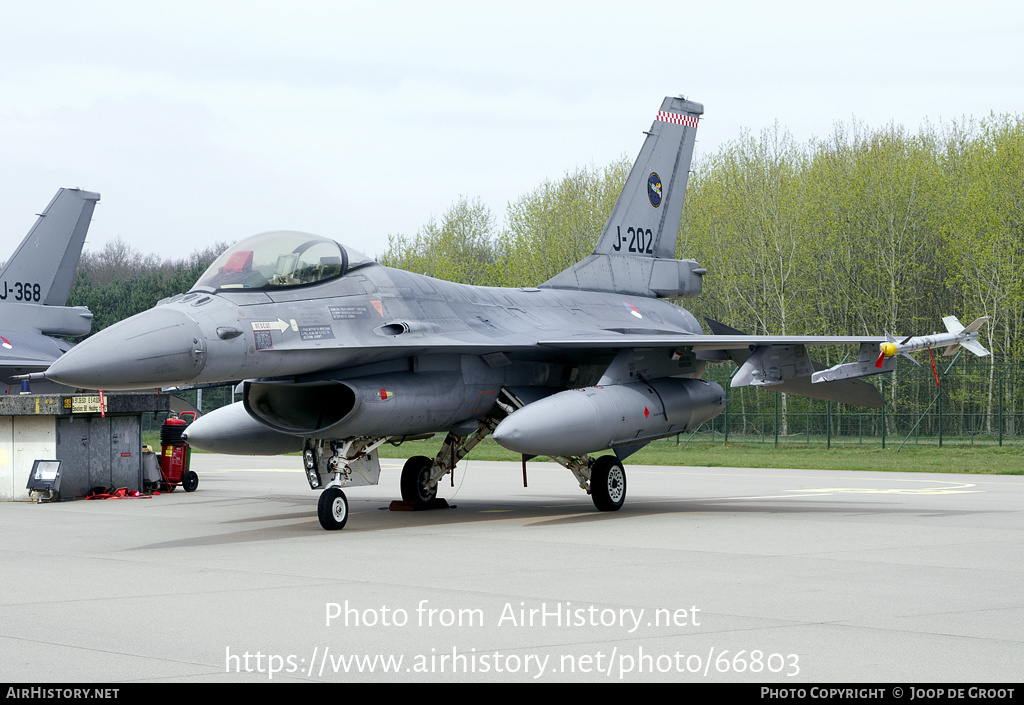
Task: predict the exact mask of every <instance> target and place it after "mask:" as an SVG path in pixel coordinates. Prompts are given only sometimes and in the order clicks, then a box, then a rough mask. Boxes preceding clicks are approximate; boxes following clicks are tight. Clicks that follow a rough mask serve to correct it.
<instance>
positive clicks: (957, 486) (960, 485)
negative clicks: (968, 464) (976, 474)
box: [789, 480, 984, 494]
mask: <svg viewBox="0 0 1024 705" xmlns="http://www.w3.org/2000/svg"><path fill="white" fill-rule="evenodd" d="M931 482H933V483H934V482H936V481H935V480H931ZM938 484H940V485H950V486H949V487H921V488H909V487H901V488H896V487H880V488H868V487H821V488H818V489H806V490H789V492H797V493H804V492H806V493H812V492H813V493H815V494H972V493H977V492H983V491H984V490H972V489H969V488H971V487H976V485H974V484H973V483H969V482H940V483H938Z"/></svg>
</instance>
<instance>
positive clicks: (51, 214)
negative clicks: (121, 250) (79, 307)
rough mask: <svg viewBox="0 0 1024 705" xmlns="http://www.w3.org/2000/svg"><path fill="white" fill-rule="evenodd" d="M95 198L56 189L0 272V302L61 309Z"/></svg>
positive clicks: (81, 192)
mask: <svg viewBox="0 0 1024 705" xmlns="http://www.w3.org/2000/svg"><path fill="white" fill-rule="evenodd" d="M99 200H100V195H99V194H98V193H91V192H89V191H81V190H79V189H60V190H59V191H57V195H56V196H54V197H53V200H52V201H50V205H48V206H47V207H46V210H44V211H43V212H42V213H40V214H39V220H37V221H36V223H35V225H33V226H32V229H31V230H29V231H28V235H26V236H25V239H24V240H22V241H21V244H20V245H18V249H16V250H15V251H14V254H13V255H12V256H11V258H10V259H9V260H8V261H7V264H6V265H4V268H3V269H2V270H0V299H2V300H4V301H10V302H17V303H33V304H46V305H48V306H64V305H65V304H67V301H68V294H69V293H70V292H71V285H72V283H74V280H75V269H76V268H77V267H78V259H79V257H81V255H82V245H84V244H85V235H86V233H87V232H88V230H89V222H90V221H91V220H92V213H93V209H94V208H95V207H96V202H97V201H99Z"/></svg>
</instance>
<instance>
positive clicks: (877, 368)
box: [811, 316, 991, 382]
mask: <svg viewBox="0 0 1024 705" xmlns="http://www.w3.org/2000/svg"><path fill="white" fill-rule="evenodd" d="M988 320H989V317H988V316H982V317H981V318H977V319H975V320H974V321H973V322H972V323H971V324H970V325H969V326H967V327H966V328H965V327H964V326H963V325H962V324H961V323H960V321H959V320H958V319H957V317H956V316H946V317H945V318H943V319H942V322H943V323H944V324H945V326H946V332H945V333H933V334H932V335H921V336H909V337H906V338H904V339H903V340H902V341H898V340H897V339H896V338H895V337H893V336H892V335H890V334H889V332H888V331H885V337H886V342H884V343H880V344H879V345H878V347H877V348H875V347H874V346H873V345H871V344H869V343H865V344H863V345H861V350H860V356H859V357H860V359H859V360H858V361H857V362H850V363H847V364H844V365H836V366H834V367H830V368H828V369H827V370H821V371H820V372H815V373H814V374H813V375H811V381H812V382H834V381H836V380H840V379H852V378H855V377H867V376H869V375H876V374H881V373H882V372H890V371H892V370H893V369H895V365H896V361H895V359H894V358H895V357H896V356H897V355H902V356H903V357H905V358H907V359H908V360H910V361H912V362H913V363H914V364H915V365H919V364H920V363H918V362H917V360H914V358H913V357H911V356H910V353H912V352H917V351H919V350H933V349H937V348H942V349H943V353H942V354H943V355H955V354H956V353H957V352H959V351H960V349H961V348H963V349H966V350H969V351H970V352H971V353H973V354H974V355H977V356H978V357H986V356H988V355H990V354H991V353H990V352H989V351H988V350H986V349H985V347H984V346H982V344H981V343H979V342H978V330H979V329H980V328H981V327H982V326H983V325H985V324H986V323H987V322H988ZM872 361H873V363H874V364H871V362H872Z"/></svg>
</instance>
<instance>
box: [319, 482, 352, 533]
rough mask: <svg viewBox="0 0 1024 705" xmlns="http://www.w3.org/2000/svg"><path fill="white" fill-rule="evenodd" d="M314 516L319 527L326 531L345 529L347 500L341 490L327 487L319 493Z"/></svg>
mask: <svg viewBox="0 0 1024 705" xmlns="http://www.w3.org/2000/svg"><path fill="white" fill-rule="evenodd" d="M316 516H317V519H319V520H320V526H322V527H324V528H325V529H327V530H328V531H337V530H339V529H344V528H345V522H347V521H348V498H347V497H346V496H345V493H344V492H342V491H341V488H339V487H328V488H327V489H326V490H324V491H323V492H321V493H320V501H319V502H317V505H316Z"/></svg>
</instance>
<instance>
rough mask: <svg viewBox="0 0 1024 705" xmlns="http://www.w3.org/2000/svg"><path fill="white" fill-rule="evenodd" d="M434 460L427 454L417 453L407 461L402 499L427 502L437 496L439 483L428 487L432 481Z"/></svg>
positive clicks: (403, 470)
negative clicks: (431, 471)
mask: <svg viewBox="0 0 1024 705" xmlns="http://www.w3.org/2000/svg"><path fill="white" fill-rule="evenodd" d="M433 464H434V461H433V460H431V459H430V458H428V457H426V456H425V455H416V456H413V457H412V458H409V459H408V460H406V461H405V467H403V468H402V480H401V487H402V499H404V500H405V501H406V502H416V503H418V504H427V503H428V502H431V501H433V499H434V497H436V496H437V485H434V486H433V487H432V488H428V487H427V483H428V482H429V481H430V468H431V466H433Z"/></svg>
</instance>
